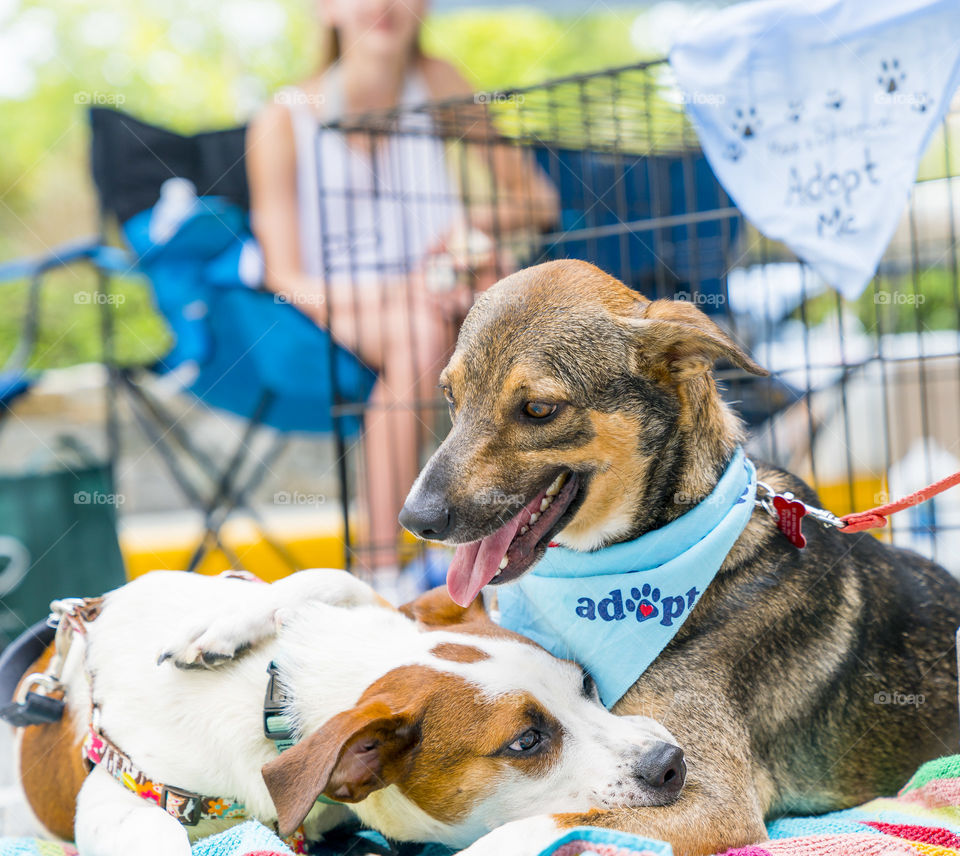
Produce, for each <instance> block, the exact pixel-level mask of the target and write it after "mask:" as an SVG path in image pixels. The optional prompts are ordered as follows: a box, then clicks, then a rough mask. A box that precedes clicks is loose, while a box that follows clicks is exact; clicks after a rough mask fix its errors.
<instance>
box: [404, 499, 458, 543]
mask: <svg viewBox="0 0 960 856" xmlns="http://www.w3.org/2000/svg"><path fill="white" fill-rule="evenodd" d="M399 520H400V525H401V526H402V527H403V528H404V529H406V530H408V531H410V532H412V533H413V534H414V535H416V536H417V537H418V538H425V539H426V540H428V541H442V540H443V539H444V538H446V537H447V534H448V533H449V532H450V530H451V529H453V512H452V511H451V510H450V509H449V508H447V507H446V506H445V505H440V504H433V503H424V502H420V501H418V499H417V498H414V497H413V496H409V497H407V501H406V502H405V503H404V504H403V508H401V509H400V517H399Z"/></svg>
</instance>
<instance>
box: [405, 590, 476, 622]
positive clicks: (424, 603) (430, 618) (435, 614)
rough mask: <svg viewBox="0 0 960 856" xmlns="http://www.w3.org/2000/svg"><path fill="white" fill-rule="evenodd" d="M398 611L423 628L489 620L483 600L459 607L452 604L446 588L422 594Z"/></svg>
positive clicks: (456, 604)
mask: <svg viewBox="0 0 960 856" xmlns="http://www.w3.org/2000/svg"><path fill="white" fill-rule="evenodd" d="M400 611H401V612H402V613H403V614H404V615H406V616H407V618H412V619H413V620H414V621H416V622H417V623H418V624H423V625H424V626H425V627H450V626H452V625H454V624H468V623H470V622H472V621H489V620H490V617H489V616H488V615H487V611H486V610H485V609H484V608H483V598H480V597H478V598H476V599H475V600H474V601H473V602H472V603H471V604H470V606H466V607H464V606H460V605H459V604H458V603H454V601H453V598H451V597H450V594H449V592H448V591H447V587H446V586H437V587H436V588H434V589H430V591H428V592H424V593H423V594H422V595H420V597H418V598H417V599H416V600H411V601H410V603H405V604H404V605H403V606H401V607H400Z"/></svg>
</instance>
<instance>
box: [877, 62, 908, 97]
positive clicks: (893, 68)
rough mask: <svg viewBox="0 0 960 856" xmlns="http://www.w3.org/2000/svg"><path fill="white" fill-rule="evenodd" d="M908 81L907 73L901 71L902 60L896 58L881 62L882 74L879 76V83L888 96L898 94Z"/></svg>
mask: <svg viewBox="0 0 960 856" xmlns="http://www.w3.org/2000/svg"><path fill="white" fill-rule="evenodd" d="M906 79H907V75H906V73H905V72H904V71H901V69H900V60H898V59H895V58H894V59H889V60H887V59H882V60H880V74H878V75H877V83H878V84H879V86H880V88H881V89H882V90H883V91H884V92H886V93H887V95H892V94H893V93H894V92H896V91H897V90H898V89H899V88H900V86H901V85H902V84H903V81H905V80H906Z"/></svg>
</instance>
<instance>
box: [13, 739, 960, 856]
mask: <svg viewBox="0 0 960 856" xmlns="http://www.w3.org/2000/svg"><path fill="white" fill-rule="evenodd" d="M767 834H768V835H769V836H770V840H769V841H765V842H763V843H762V844H752V845H750V846H749V847H738V848H735V849H733V850H728V851H727V852H726V854H724V856H960V755H951V756H949V757H946V758H939V759H938V760H936V761H930V762H929V763H927V764H924V765H923V766H922V767H921V768H920V769H919V770H917V772H916V774H915V775H914V776H913V778H912V779H910V781H909V782H907V784H906V785H904V787H903V788H902V790H901V791H900V793H899V794H898V795H897V796H895V797H885V798H881V799H875V800H872V801H871V802H868V803H865V804H864V805H862V806H859V807H857V808H851V809H846V810H844V811H835V812H832V813H830V814H824V815H819V816H817V817H787V818H783V819H781V820H775V821H773V822H771V823H769V824H768V825H767ZM358 839H362V840H358ZM402 850H403V856H443V854H444V853H445V852H446V853H450V852H451V851H449V850H445V848H443V847H440V846H438V845H426V846H424V847H422V848H418V847H416V846H414V845H409V844H408V845H403V847H402ZM316 852H317V853H319V854H322V856H347V854H350V853H353V854H356V853H369V852H375V853H381V854H384V856H390V854H391V852H393V853H396V850H395V849H394V848H391V847H390V845H389V844H388V843H387V842H386V841H384V840H383V839H382V838H381V837H380V836H378V835H377V834H376V833H369V832H360V833H357V832H347V833H345V834H344V835H343V837H342V839H340V840H337V839H336V838H332V839H331V840H330V841H328V842H325V844H321V845H320V847H319V849H318V850H317V851H316ZM671 852H672V851H671V849H670V846H669V845H668V844H664V843H663V842H661V841H651V840H650V839H647V838H640V837H638V836H635V835H628V834H626V833H622V832H613V831H611V830H604V829H591V828H587V827H584V828H580V829H573V830H570V831H568V832H566V833H565V834H564V835H563V836H561V837H560V838H558V839H557V840H556V841H555V842H554V843H553V844H551V845H550V846H549V847H547V848H546V849H545V850H543V851H542V853H541V854H540V856H579V854H582V853H590V854H596V856H671ZM290 853H291V851H290V850H289V849H288V848H287V847H286V846H285V845H284V844H283V842H281V841H280V839H278V838H277V837H276V836H275V835H274V834H273V833H272V832H270V831H269V830H268V829H267V828H266V827H264V826H261V825H260V824H258V823H256V822H255V821H249V822H247V823H243V824H241V825H239V826H235V827H233V828H232V829H229V830H227V831H226V832H223V833H221V834H219V835H212V836H210V837H209V838H205V839H203V840H201V841H198V842H197V843H196V844H194V846H193V856H290ZM0 856H77V850H76V848H75V847H73V846H72V845H69V844H59V843H54V842H50V841H38V840H35V839H26V838H3V839H0Z"/></svg>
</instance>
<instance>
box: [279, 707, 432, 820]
mask: <svg viewBox="0 0 960 856" xmlns="http://www.w3.org/2000/svg"><path fill="white" fill-rule="evenodd" d="M419 740H420V722H419V719H418V718H417V717H415V716H412V715H411V714H409V713H408V712H400V713H395V712H393V711H392V710H391V709H390V708H389V706H388V705H386V704H384V703H383V702H379V701H378V702H373V703H371V704H367V705H365V706H364V707H355V708H353V709H352V710H348V711H345V712H343V713H339V714H337V715H336V716H334V717H333V718H332V719H330V720H329V721H328V722H326V723H325V724H324V725H323V726H322V727H321V728H319V729H318V730H317V731H315V732H314V733H313V734H311V735H310V736H309V737H307V738H306V739H304V740H301V741H300V742H299V743H297V744H296V745H295V746H293V747H291V748H290V749H288V750H287V751H286V752H284V753H283V754H282V755H279V756H278V757H277V758H275V759H274V760H272V761H270V762H269V763H267V764H265V765H264V766H263V769H262V770H261V772H262V774H263V780H264V782H266V785H267V790H268V791H269V792H270V798H271V799H272V800H273V804H274V807H275V808H276V810H277V826H278V827H279V830H280V835H281V836H282V837H286V836H288V835H292V834H293V833H294V831H296V829H297V827H299V826H300V824H301V823H303V820H304V818H305V817H306V816H307V815H308V814H309V813H310V810H311V809H312V808H313V806H314V803H315V802H316V800H317V797H319V796H320V795H321V794H325V795H326V796H328V797H330V798H331V799H335V800H338V801H339V802H347V803H352V802H359V801H360V800H362V799H365V798H366V797H367V796H369V795H370V794H371V793H373V792H374V791H376V790H379V789H380V788H385V787H387V785H391V784H393V783H394V782H397V781H399V780H400V779H401V778H402V776H403V775H404V773H405V772H406V770H407V765H408V764H409V763H410V760H411V755H410V752H411V750H412V749H413V748H414V746H416V744H417V743H418V741H419Z"/></svg>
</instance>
